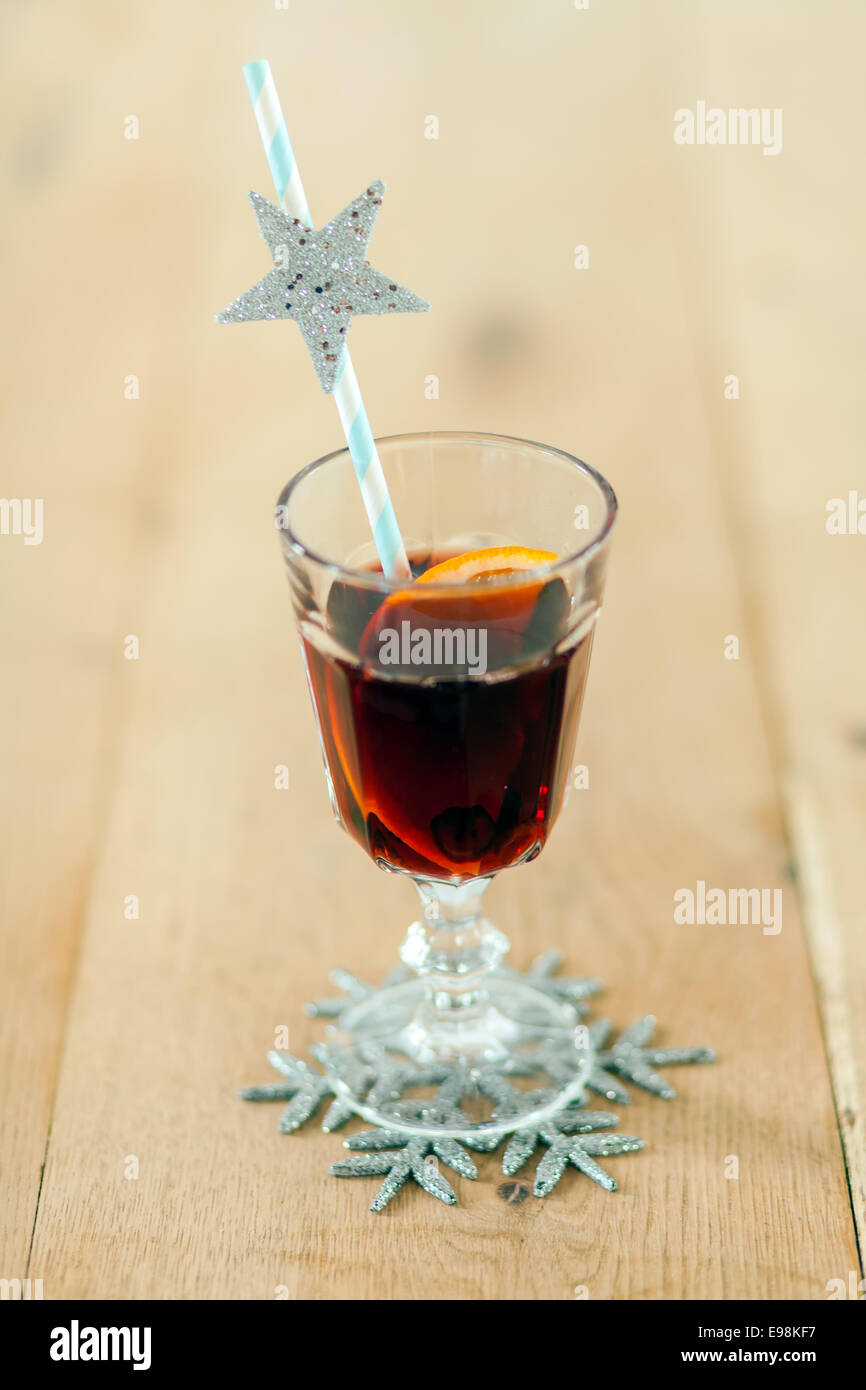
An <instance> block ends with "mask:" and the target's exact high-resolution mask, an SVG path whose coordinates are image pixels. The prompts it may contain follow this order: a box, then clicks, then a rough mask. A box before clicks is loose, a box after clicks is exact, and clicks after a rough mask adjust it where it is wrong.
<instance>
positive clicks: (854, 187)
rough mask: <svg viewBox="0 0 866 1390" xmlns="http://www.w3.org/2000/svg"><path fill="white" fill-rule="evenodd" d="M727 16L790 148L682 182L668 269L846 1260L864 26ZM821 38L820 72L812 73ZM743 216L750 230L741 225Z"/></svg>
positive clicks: (862, 951) (855, 825)
mask: <svg viewBox="0 0 866 1390" xmlns="http://www.w3.org/2000/svg"><path fill="white" fill-rule="evenodd" d="M735 9H736V13H735V15H732V16H729V17H728V18H729V20H730V19H731V18H735V19H736V20H737V23H738V24H742V25H744V26H745V28H746V32H749V31H750V30H751V32H752V35H753V38H754V39H755V42H754V43H744V44H740V43H739V42H737V50H736V52H737V61H736V63H735V64H734V65H733V66H734V68H735V71H736V77H737V81H736V85H735V86H734V87H733V89H731V86H730V84H728V86H727V90H728V91H729V92H730V100H731V104H733V105H737V104H739V103H740V102H742V103H745V102H746V101H747V99H748V98H747V95H746V94H747V93H751V94H752V96H751V98H750V99H749V100H750V104H752V103H754V102H755V101H757V96H756V94H757V93H760V92H761V91H762V90H763V91H764V92H765V93H766V92H769V91H770V86H769V85H768V75H769V74H770V73H772V74H773V75H774V81H773V83H772V93H773V95H772V104H773V105H774V106H780V107H782V109H783V113H784V120H785V121H786V122H787V131H788V135H787V143H786V145H785V147H784V149H783V152H782V155H781V156H780V157H778V159H775V158H773V159H770V160H767V159H765V158H763V157H758V158H755V157H754V156H755V155H756V154H757V152H756V151H752V150H744V151H741V152H736V153H739V154H740V156H741V157H739V158H737V157H734V158H730V157H729V158H728V159H727V160H725V161H724V162H723V163H720V164H718V163H717V165H716V169H715V173H714V174H712V173H711V171H710V168H709V167H708V165H707V163H704V164H702V165H697V166H696V165H694V164H693V165H692V166H691V167H692V170H693V171H694V170H695V169H696V168H697V170H698V177H697V179H696V182H695V184H694V185H693V187H692V190H691V191H692V196H693V198H694V208H695V213H696V217H697V220H698V222H699V224H700V232H699V234H698V235H697V236H696V237H694V239H693V240H692V242H691V245H690V247H689V248H685V247H684V253H685V254H684V263H685V264H686V265H688V266H690V270H689V272H688V273H689V275H690V279H691V283H692V287H693V289H694V291H695V296H696V302H697V303H698V304H700V305H701V308H702V310H703V309H704V308H707V309H709V308H710V305H709V303H708V302H707V301H706V300H705V298H704V294H703V292H702V287H703V286H704V285H705V284H706V280H705V263H704V262H703V260H701V259H700V258H699V256H696V254H695V252H696V251H697V248H702V250H703V251H704V253H708V254H709V255H710V256H711V258H712V260H713V262H714V263H715V264H716V265H717V266H719V267H720V268H721V274H722V276H723V279H724V281H725V282H726V283H727V284H728V285H729V286H730V287H731V293H729V294H728V295H727V296H725V298H724V301H723V302H722V303H721V304H717V303H716V302H715V301H713V304H712V307H713V309H717V310H718V311H719V312H717V314H716V321H717V324H718V338H717V341H716V343H715V344H713V345H711V346H710V348H709V351H706V352H705V353H704V362H705V366H706V372H707V384H708V393H707V408H708V412H709V413H710V415H711V416H712V418H713V419H714V422H715V427H716V429H717V431H718V437H719V439H720V441H721V448H720V450H719V455H718V457H719V465H720V473H721V475H722V476H721V477H720V485H721V487H722V489H723V492H724V494H725V497H726V506H727V509H728V513H729V516H730V519H731V525H732V527H733V529H734V532H735V535H736V537H737V542H736V543H737V547H738V555H739V566H740V573H741V576H742V582H743V586H744V591H745V595H746V599H747V602H748V603H749V605H750V610H751V620H750V627H749V637H750V642H751V646H752V649H753V651H754V655H755V660H756V666H757V670H758V675H759V681H760V688H761V691H762V701H763V704H764V709H765V719H766V723H767V727H768V730H769V733H770V738H771V745H772V750H773V757H774V762H775V764H776V774H777V779H778V782H779V785H780V788H781V790H782V795H783V799H784V805H785V816H786V821H787V830H788V834H789V837H790V840H791V844H792V857H793V859H794V862H795V866H796V869H797V871H798V875H799V884H800V888H801V895H802V900H803V906H804V910H805V920H806V926H807V930H808V935H809V944H810V949H811V956H812V965H813V969H814V973H815V980H816V986H817V989H818V992H819V998H820V1003H821V1012H822V1020H823V1028H824V1034H825V1039H826V1045H827V1051H828V1056H829V1061H830V1067H831V1072H832V1079H833V1086H834V1092H835V1098H836V1112H837V1119H838V1123H839V1126H840V1130H841V1134H842V1138H843V1142H844V1148H845V1155H846V1166H847V1174H848V1183H849V1188H850V1194H851V1201H852V1207H853V1213H854V1217H855V1220H856V1223H857V1227H858V1231H859V1243H860V1249H861V1251H862V1249H863V1248H864V1243H866V1129H864V1116H866V1010H864V1007H863V1001H864V999H866V943H864V937H863V932H862V929H861V921H860V919H861V916H862V899H863V874H862V867H861V863H860V860H861V853H860V846H861V845H862V843H863V831H864V826H866V760H864V755H863V749H864V746H866V736H864V728H866V725H864V719H863V709H864V706H866V664H864V660H863V650H862V641H861V640H860V639H861V637H862V632H863V595H864V592H866V539H864V537H863V536H862V535H860V534H850V533H849V534H838V535H833V534H830V533H828V530H827V521H828V511H827V508H828V504H830V502H831V499H833V498H837V499H839V500H840V501H842V500H843V501H844V502H845V504H846V510H847V503H848V497H849V493H850V492H851V491H852V490H854V491H855V492H856V491H857V489H858V488H859V496H861V497H862V496H864V495H866V487H864V481H863V480H864V470H863V464H862V450H861V443H860V441H861V439H862V433H863V427H864V422H866V421H864V407H863V391H862V360H863V334H862V320H863V313H864V309H866V276H864V272H863V268H862V262H861V258H860V256H859V255H858V254H857V252H856V248H857V247H858V246H860V245H862V241H863V237H864V234H866V213H864V193H866V188H864V174H863V170H862V168H861V166H860V164H859V163H858V162H856V161H855V162H854V164H853V165H852V163H851V160H850V157H849V152H848V149H847V147H846V141H845V139H844V138H842V139H840V132H844V131H847V130H854V129H859V128H862V125H863V122H864V120H866V95H864V92H863V89H862V84H861V83H858V82H857V81H856V80H855V76H856V71H857V57H856V52H857V47H858V44H859V42H860V40H861V39H862V16H861V15H860V14H859V13H858V12H856V11H854V10H851V9H850V8H849V7H846V6H832V7H831V8H830V10H829V11H826V12H823V13H822V15H821V16H820V18H819V17H818V16H817V15H814V14H812V15H809V14H807V13H806V12H805V11H804V12H802V13H798V14H797V15H796V16H794V15H792V14H791V12H790V10H789V8H788V7H786V6H781V5H776V6H773V7H771V17H769V22H768V15H767V13H766V12H763V13H762V14H761V16H760V19H758V16H756V15H754V14H752V13H751V12H750V10H749V7H748V6H745V5H740V6H737V7H735ZM750 14H751V18H750ZM828 25H829V28H825V26H828ZM759 28H760V35H758V29H759ZM735 32H738V30H737V28H736V26H733V25H731V26H730V27H728V28H727V32H726V33H721V32H719V26H718V25H716V26H715V27H714V30H713V31H712V32H711V31H710V29H709V24H708V27H707V32H706V35H705V39H706V42H705V45H704V48H703V59H704V61H703V64H702V65H701V67H700V69H699V70H700V71H701V74H702V76H701V79H699V85H701V81H702V82H703V85H702V87H701V89H702V90H704V91H707V92H710V91H713V92H719V91H721V90H723V89H725V84H724V78H725V76H726V75H727V74H729V73H730V72H731V70H732V57H733V54H732V48H733V35H734V33H735ZM830 32H832V34H833V61H832V64H831V63H829V62H827V61H820V55H822V54H823V53H824V43H825V40H826V36H827V34H828V33H830ZM815 45H817V52H818V54H819V61H817V62H816V63H814V64H811V65H810V72H809V74H808V76H807V75H806V73H805V72H804V71H803V69H802V66H801V64H800V62H799V55H800V54H802V53H803V52H804V51H805V50H806V49H807V48H812V47H814V46H815ZM767 100H768V101H769V97H767ZM702 153H703V152H702ZM706 153H708V154H710V155H719V154H727V155H729V156H730V155H732V154H734V155H735V152H734V151H724V152H722V151H707V152H706ZM750 156H751V157H750ZM768 165H769V166H770V167H769V168H768V167H767V166H768ZM804 188H808V189H809V196H808V198H804V196H803V190H804ZM758 208H760V209H761V215H760V216H755V215H754V214H755V212H756V210H757V209H758ZM698 209H700V210H701V211H700V212H698ZM746 209H748V210H749V211H750V213H751V214H752V215H743V214H744V210H746ZM735 210H736V211H735ZM727 372H736V373H737V374H738V375H739V378H740V383H741V397H740V400H739V401H736V402H730V401H723V400H722V398H721V393H720V391H719V389H718V387H719V382H720V381H721V380H722V378H723V376H724V374H725V373H727ZM711 382H712V387H710V383H711ZM723 459H724V462H723Z"/></svg>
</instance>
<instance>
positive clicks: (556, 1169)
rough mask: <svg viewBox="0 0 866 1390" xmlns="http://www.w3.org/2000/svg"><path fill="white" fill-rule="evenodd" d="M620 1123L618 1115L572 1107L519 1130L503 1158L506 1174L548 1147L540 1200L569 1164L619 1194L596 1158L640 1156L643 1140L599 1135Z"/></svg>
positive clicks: (539, 1174) (540, 1172)
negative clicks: (536, 1151)
mask: <svg viewBox="0 0 866 1390" xmlns="http://www.w3.org/2000/svg"><path fill="white" fill-rule="evenodd" d="M618 1123H619V1120H618V1118H617V1116H616V1115H611V1114H609V1113H608V1112H607V1111H605V1110H584V1109H582V1108H581V1107H579V1106H569V1107H568V1108H567V1109H566V1110H563V1111H562V1112H561V1114H559V1115H556V1116H554V1117H553V1118H552V1119H550V1120H547V1121H545V1122H544V1123H543V1124H541V1125H538V1126H537V1127H533V1128H527V1129H520V1130H517V1131H516V1133H515V1134H514V1135H513V1136H512V1138H511V1139H510V1140H509V1141H508V1146H507V1148H506V1150H505V1153H504V1154H503V1155H502V1171H503V1173H504V1174H505V1176H506V1177H507V1178H510V1177H512V1176H513V1175H514V1174H515V1173H517V1172H519V1170H520V1169H521V1168H522V1167H523V1165H524V1164H525V1163H527V1162H528V1161H529V1159H530V1158H531V1157H532V1155H533V1154H534V1153H535V1150H536V1148H537V1147H538V1146H539V1144H547V1145H548V1150H547V1153H546V1154H545V1155H544V1158H543V1159H542V1160H541V1162H540V1163H539V1165H538V1168H537V1170H536V1173H535V1183H534V1186H533V1189H532V1190H533V1193H534V1195H535V1196H536V1197H547V1196H548V1195H549V1193H551V1192H552V1191H553V1189H554V1188H555V1187H556V1184H557V1183H558V1182H559V1179H560V1178H561V1177H562V1175H563V1173H564V1172H565V1170H566V1168H567V1167H568V1165H569V1164H571V1165H572V1167H574V1168H578V1169H579V1170H580V1172H581V1173H584V1174H585V1175H586V1176H587V1177H588V1178H591V1179H592V1181H593V1182H595V1183H598V1185H599V1187H603V1188H604V1189H605V1191H607V1192H616V1182H615V1181H614V1179H613V1178H612V1177H611V1176H610V1174H609V1173H606V1172H605V1170H604V1169H603V1168H602V1167H601V1165H600V1164H598V1163H596V1161H595V1160H596V1158H598V1157H602V1158H605V1157H611V1156H613V1155H614V1154H628V1153H637V1151H638V1150H639V1149H642V1148H643V1140H642V1139H638V1138H637V1137H636V1136H635V1135H633V1134H598V1133H596V1132H595V1131H597V1130H605V1129H610V1128H611V1127H612V1126H613V1125H616V1124H618Z"/></svg>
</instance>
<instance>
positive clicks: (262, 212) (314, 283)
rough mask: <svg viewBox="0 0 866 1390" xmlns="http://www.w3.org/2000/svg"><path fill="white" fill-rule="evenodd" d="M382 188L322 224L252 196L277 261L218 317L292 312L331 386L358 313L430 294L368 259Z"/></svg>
mask: <svg viewBox="0 0 866 1390" xmlns="http://www.w3.org/2000/svg"><path fill="white" fill-rule="evenodd" d="M384 192H385V185H384V184H383V183H378V182H377V183H371V184H370V187H369V188H367V189H366V190H365V191H364V192H363V193H362V194H361V195H360V197H358V198H355V200H354V201H353V202H351V203H349V205H348V206H347V207H345V208H344V209H343V211H342V212H340V213H338V214H337V216H336V217H334V218H332V219H331V221H330V222H328V223H326V224H325V226H324V227H321V228H320V229H319V230H318V231H314V230H313V228H312V227H305V226H304V224H303V222H299V221H298V219H297V218H292V217H289V216H288V215H287V214H286V213H284V212H283V211H282V209H281V208H278V207H276V206H275V205H274V204H273V203H269V202H268V200H267V198H263V197H262V195H261V194H260V193H250V194H249V199H250V202H251V203H252V205H253V211H254V212H255V214H256V218H257V220H258V224H259V231H260V232H261V234H262V236H263V237H264V239H265V241H266V242H267V243H268V247H269V249H270V252H271V256H272V257H273V261H274V268H273V270H270V271H269V272H268V274H267V275H266V276H265V277H264V279H262V280H259V282H258V284H256V285H253V287H252V289H250V290H247V292H246V294H242V295H241V297H240V299H236V300H235V301H234V303H233V304H230V305H229V306H228V308H227V309H224V310H223V311H222V313H221V314H217V322H218V323H244V322H248V321H250V320H254V319H294V320H295V322H296V323H297V324H298V325H299V327H300V330H301V333H302V334H303V338H304V342H305V343H306V345H307V351H308V352H309V354H310V357H311V358H312V360H313V366H314V367H315V369H316V374H317V375H318V378H319V382H320V384H321V386H322V389H323V390H324V391H326V392H330V391H333V389H334V384H335V381H336V378H337V372H338V370H339V367H340V361H341V358H342V356H343V349H344V347H345V343H346V337H347V335H348V332H349V328H350V326H351V323H352V316H353V314H399V313H420V312H422V311H423V310H425V309H429V308H430V305H429V304H428V302H427V300H426V299H422V298H421V296H420V295H417V294H414V293H413V292H412V290H407V289H406V288H405V287H404V286H403V285H398V284H397V282H396V281H394V280H391V279H390V278H389V276H387V275H383V274H382V273H381V271H378V270H374V269H373V268H372V267H371V265H370V264H369V262H368V261H367V260H365V256H366V253H367V244H368V242H369V240H370V236H371V233H372V231H373V224H374V223H375V221H376V217H377V216H378V213H379V208H380V206H381V204H382V196H383V194H384Z"/></svg>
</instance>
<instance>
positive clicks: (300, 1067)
mask: <svg viewBox="0 0 866 1390" xmlns="http://www.w3.org/2000/svg"><path fill="white" fill-rule="evenodd" d="M327 1051H329V1052H330V1053H333V1052H334V1051H335V1049H330V1050H327V1049H325V1048H323V1047H314V1048H313V1056H314V1057H316V1058H317V1060H320V1061H324V1057H325V1053H326V1052H327ZM268 1061H269V1062H270V1064H271V1066H272V1067H273V1068H274V1069H275V1070H276V1071H278V1072H280V1073H281V1074H282V1076H284V1077H285V1080H284V1081H276V1082H269V1083H267V1084H266V1085H264V1086H247V1087H245V1088H244V1090H242V1091H239V1092H238V1095H239V1096H240V1098H241V1100H253V1101H263V1100H287V1101H288V1102H289V1104H288V1105H287V1106H286V1109H285V1110H284V1111H283V1113H282V1115H281V1116H280V1121H279V1124H278V1126H277V1128H278V1129H279V1131H280V1133H281V1134H293V1133H294V1132H295V1130H296V1129H300V1128H301V1126H302V1125H305V1124H306V1123H307V1120H309V1119H312V1117H313V1115H315V1113H316V1111H317V1110H318V1109H319V1107H320V1105H321V1104H322V1101H323V1100H326V1099H327V1098H328V1097H329V1096H332V1097H333V1098H334V1099H333V1103H332V1104H331V1105H330V1106H329V1107H328V1110H327V1112H326V1114H325V1118H324V1119H323V1120H322V1129H323V1130H324V1131H325V1133H326V1134H330V1133H332V1131H333V1130H335V1129H340V1128H341V1126H342V1125H344V1124H345V1123H346V1121H347V1120H351V1119H352V1117H353V1116H354V1115H355V1113H356V1111H355V1109H354V1107H353V1106H352V1105H351V1104H350V1103H349V1101H348V1099H347V1098H346V1095H345V1092H344V1091H343V1090H341V1089H338V1088H337V1084H336V1082H335V1081H332V1080H331V1079H330V1078H329V1077H328V1076H323V1075H322V1073H321V1072H318V1071H316V1070H315V1069H314V1068H313V1067H311V1066H308V1065H307V1063H306V1062H302V1061H301V1060H300V1058H299V1057H293V1056H292V1054H291V1053H290V1052H283V1051H281V1050H279V1049H278V1048H272V1049H271V1051H270V1052H269V1053H268ZM341 1063H342V1064H341V1067H340V1070H339V1077H340V1080H341V1081H342V1082H343V1083H344V1085H345V1086H346V1087H347V1088H348V1089H349V1091H350V1092H351V1093H352V1095H353V1096H354V1097H355V1098H356V1099H360V1098H361V1097H362V1096H363V1095H364V1094H365V1093H366V1091H367V1090H368V1089H369V1087H370V1085H371V1084H372V1082H373V1081H374V1079H375V1075H374V1073H373V1071H372V1070H371V1069H370V1068H369V1067H367V1066H365V1065H362V1064H359V1062H358V1060H357V1059H356V1058H355V1057H354V1056H353V1055H352V1054H351V1053H349V1052H346V1055H345V1058H343V1059H341Z"/></svg>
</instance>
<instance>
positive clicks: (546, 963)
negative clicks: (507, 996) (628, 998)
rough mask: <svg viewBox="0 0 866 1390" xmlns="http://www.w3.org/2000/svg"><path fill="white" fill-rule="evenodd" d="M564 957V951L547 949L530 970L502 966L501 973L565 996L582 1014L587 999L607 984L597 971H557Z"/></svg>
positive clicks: (554, 995)
mask: <svg viewBox="0 0 866 1390" xmlns="http://www.w3.org/2000/svg"><path fill="white" fill-rule="evenodd" d="M562 961H563V955H562V952H561V951H556V950H552V951H545V953H544V955H542V956H537V957H536V959H535V960H534V961H533V962H532V964H531V965H530V967H529V969H528V970H526V971H523V970H515V969H513V968H512V967H511V966H500V968H499V971H498V972H497V973H498V974H500V975H507V976H509V978H512V979H519V980H525V981H526V982H527V984H531V985H534V986H535V988H536V989H540V990H541V991H542V992H543V993H544V994H549V995H550V997H551V998H552V999H562V1000H564V1001H565V1002H567V1003H569V1004H571V1005H572V1007H573V1008H574V1010H575V1012H576V1013H577V1014H578V1016H580V1017H582V1016H583V1015H584V1014H585V1013H586V1012H587V1005H586V1004H585V1002H584V1001H585V1000H587V999H590V998H591V997H592V996H593V995H594V994H598V993H599V991H600V990H601V989H602V988H603V986H602V983H601V980H598V979H596V978H595V976H593V975H559V974H558V973H557V972H558V971H559V969H560V966H561V965H562Z"/></svg>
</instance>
